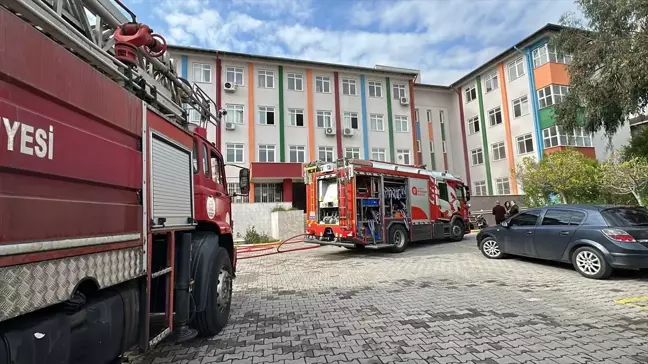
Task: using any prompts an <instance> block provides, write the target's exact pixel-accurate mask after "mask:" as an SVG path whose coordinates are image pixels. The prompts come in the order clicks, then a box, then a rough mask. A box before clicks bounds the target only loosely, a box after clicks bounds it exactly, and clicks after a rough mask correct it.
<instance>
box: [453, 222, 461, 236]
mask: <svg viewBox="0 0 648 364" xmlns="http://www.w3.org/2000/svg"><path fill="white" fill-rule="evenodd" d="M452 235H454V236H459V235H461V226H459V225H454V226H453V227H452Z"/></svg>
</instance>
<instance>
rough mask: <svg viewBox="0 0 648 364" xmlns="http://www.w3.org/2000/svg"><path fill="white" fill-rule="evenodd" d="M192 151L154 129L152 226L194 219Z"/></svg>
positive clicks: (169, 224) (174, 224)
mask: <svg viewBox="0 0 648 364" xmlns="http://www.w3.org/2000/svg"><path fill="white" fill-rule="evenodd" d="M192 178H193V174H192V170H191V151H189V150H187V149H185V148H183V147H180V146H178V145H176V144H174V143H173V142H171V141H169V140H167V139H165V138H164V137H162V136H160V135H158V134H156V133H153V135H152V138H151V179H152V181H151V198H152V208H151V209H152V214H151V216H152V219H153V227H162V226H166V227H169V226H184V225H191V224H192V223H193V217H194V211H193V180H192Z"/></svg>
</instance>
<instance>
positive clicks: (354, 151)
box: [344, 147, 361, 159]
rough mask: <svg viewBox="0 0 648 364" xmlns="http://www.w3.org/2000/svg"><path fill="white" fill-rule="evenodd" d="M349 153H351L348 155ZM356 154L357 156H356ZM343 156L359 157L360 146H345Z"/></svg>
mask: <svg viewBox="0 0 648 364" xmlns="http://www.w3.org/2000/svg"><path fill="white" fill-rule="evenodd" d="M349 154H350V155H351V156H350V157H349ZM356 155H357V157H356ZM344 157H345V158H350V159H361V156H360V147H345V148H344Z"/></svg>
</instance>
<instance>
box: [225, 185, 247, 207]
mask: <svg viewBox="0 0 648 364" xmlns="http://www.w3.org/2000/svg"><path fill="white" fill-rule="evenodd" d="M227 192H228V193H229V194H230V196H233V195H234V194H240V193H241V186H239V184H238V182H234V183H228V184H227ZM248 202H250V197H249V196H247V195H246V196H241V195H238V196H236V197H232V203H248Z"/></svg>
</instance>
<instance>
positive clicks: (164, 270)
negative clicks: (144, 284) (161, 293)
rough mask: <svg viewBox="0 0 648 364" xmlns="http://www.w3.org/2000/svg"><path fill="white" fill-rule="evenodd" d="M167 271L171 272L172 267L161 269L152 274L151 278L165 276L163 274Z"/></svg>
mask: <svg viewBox="0 0 648 364" xmlns="http://www.w3.org/2000/svg"><path fill="white" fill-rule="evenodd" d="M167 273H171V267H166V268H164V269H162V270H159V271H157V272H155V273H153V274H151V279H153V278H157V277H159V276H163V275H165V274H167Z"/></svg>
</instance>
